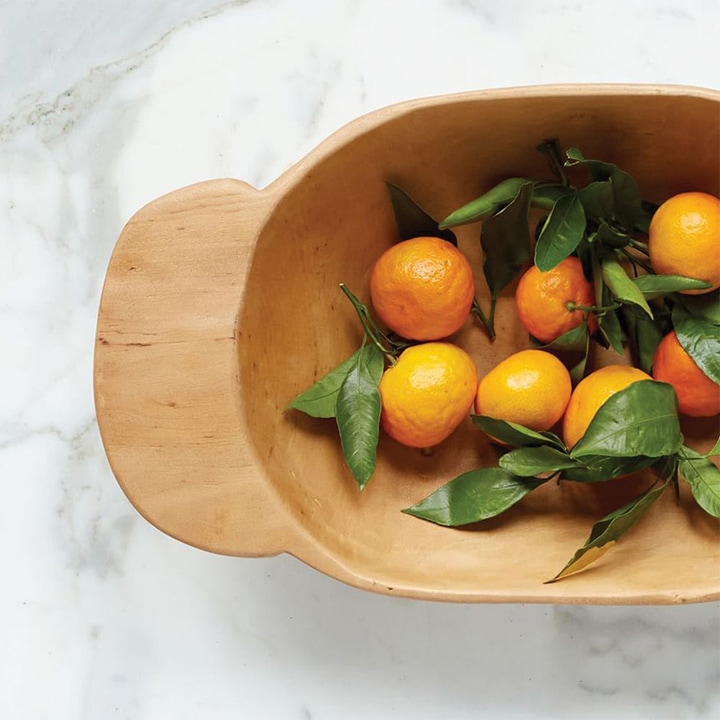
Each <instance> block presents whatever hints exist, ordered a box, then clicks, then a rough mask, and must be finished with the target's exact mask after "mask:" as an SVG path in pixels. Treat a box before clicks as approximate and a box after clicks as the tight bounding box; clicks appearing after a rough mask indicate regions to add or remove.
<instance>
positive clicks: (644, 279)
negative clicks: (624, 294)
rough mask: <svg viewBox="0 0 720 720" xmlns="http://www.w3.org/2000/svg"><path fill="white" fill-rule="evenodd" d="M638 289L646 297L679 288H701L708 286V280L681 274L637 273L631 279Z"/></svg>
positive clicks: (675, 290)
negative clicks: (636, 275)
mask: <svg viewBox="0 0 720 720" xmlns="http://www.w3.org/2000/svg"><path fill="white" fill-rule="evenodd" d="M632 282H634V283H635V285H637V288H638V290H639V291H640V292H641V293H642V294H643V295H644V296H645V297H647V298H653V297H657V296H659V295H667V293H671V292H679V291H680V290H703V289H705V288H709V287H710V283H709V282H705V281H704V280H697V279H695V278H689V277H683V276H682V275H653V274H650V273H649V274H647V275H639V276H638V277H636V278H633V279H632Z"/></svg>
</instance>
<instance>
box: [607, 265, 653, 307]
mask: <svg viewBox="0 0 720 720" xmlns="http://www.w3.org/2000/svg"><path fill="white" fill-rule="evenodd" d="M602 278H603V281H604V282H605V285H607V287H608V289H609V290H610V292H611V293H612V295H613V297H614V298H616V299H617V300H620V302H624V303H632V304H633V305H637V306H638V307H639V308H642V309H643V310H644V311H645V312H646V313H647V314H648V315H649V316H650V317H653V313H652V310H651V309H650V306H649V305H648V304H647V300H646V299H645V296H644V295H643V294H642V292H640V289H639V288H638V286H637V285H636V284H635V283H634V282H633V281H632V280H631V279H630V277H629V276H628V274H627V273H626V272H625V269H624V268H623V266H622V265H621V264H620V263H619V262H618V261H617V260H616V259H615V258H613V257H606V258H605V259H604V260H603V262H602Z"/></svg>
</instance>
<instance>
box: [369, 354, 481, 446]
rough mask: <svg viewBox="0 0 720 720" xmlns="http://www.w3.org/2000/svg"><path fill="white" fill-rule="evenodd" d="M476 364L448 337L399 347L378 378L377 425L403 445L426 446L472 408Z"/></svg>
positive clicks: (442, 436) (446, 434) (444, 434)
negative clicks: (446, 340) (395, 357)
mask: <svg viewBox="0 0 720 720" xmlns="http://www.w3.org/2000/svg"><path fill="white" fill-rule="evenodd" d="M476 390H477V370H476V369H475V363H474V362H473V361H472V359H471V358H470V356H469V355H468V354H467V353H466V352H465V351H464V350H462V349H461V348H459V347H457V346H455V345H452V344H450V343H440V342H432V343H423V344H422V345H414V346H412V347H409V348H407V349H406V350H404V351H403V353H402V355H400V358H399V359H398V361H397V362H396V363H395V365H393V366H391V367H389V368H388V369H387V370H386V371H385V372H384V374H383V376H382V378H381V380H380V396H381V398H382V414H381V415H380V427H381V428H382V429H383V430H384V431H385V432H386V433H387V434H388V435H390V437H392V438H394V439H395V440H397V441H398V442H399V443H402V444H403V445H407V446H409V447H417V448H427V447H432V446H433V445H437V444H438V443H440V442H442V441H443V440H445V439H446V438H447V437H449V436H450V435H451V434H452V433H453V432H454V430H455V429H456V428H457V427H458V425H460V423H461V422H462V421H463V419H464V418H465V417H467V416H468V415H469V413H470V408H471V407H472V403H473V400H474V398H475V392H476Z"/></svg>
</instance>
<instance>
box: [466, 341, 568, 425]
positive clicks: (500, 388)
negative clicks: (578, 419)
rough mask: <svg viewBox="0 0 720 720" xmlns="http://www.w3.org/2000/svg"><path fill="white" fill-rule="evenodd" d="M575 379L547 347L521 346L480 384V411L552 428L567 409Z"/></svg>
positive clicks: (478, 409)
mask: <svg viewBox="0 0 720 720" xmlns="http://www.w3.org/2000/svg"><path fill="white" fill-rule="evenodd" d="M571 391H572V383H571V381H570V374H569V373H568V371H567V368H566V367H565V366H564V365H563V364H562V363H561V362H560V360H558V359H557V358H556V357H555V356H554V355H552V354H550V353H549V352H546V351H545V350H521V351H520V352H516V353H515V354H513V355H511V356H510V357H508V358H505V360H503V361H502V362H500V363H498V364H497V365H496V366H495V367H494V368H493V369H492V370H491V371H490V372H489V373H488V374H487V375H485V376H484V377H483V378H482V380H480V384H479V386H478V391H477V397H476V399H475V411H476V412H477V413H478V415H488V416H489V417H493V418H497V419H498V420H505V421H506V422H514V423H518V424H519V425H524V426H525V427H528V428H530V429H531V430H549V429H550V428H551V427H552V426H553V425H554V424H555V423H556V422H557V421H558V420H560V418H561V417H562V416H563V413H564V412H565V407H566V406H567V404H568V400H569V399H570V393H571Z"/></svg>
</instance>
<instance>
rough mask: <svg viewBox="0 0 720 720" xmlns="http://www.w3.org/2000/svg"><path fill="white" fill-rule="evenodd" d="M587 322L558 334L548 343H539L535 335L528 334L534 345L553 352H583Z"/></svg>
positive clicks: (586, 334)
mask: <svg viewBox="0 0 720 720" xmlns="http://www.w3.org/2000/svg"><path fill="white" fill-rule="evenodd" d="M587 336H588V327H587V322H585V323H581V324H580V325H578V326H577V327H574V328H573V329H572V330H568V331H567V332H565V333H563V334H562V335H560V337H557V338H555V339H554V340H553V341H551V342H549V343H541V342H540V341H539V340H538V339H537V338H536V337H533V336H532V335H531V336H530V340H531V342H532V344H533V346H534V347H537V348H539V349H543V350H549V351H553V352H583V350H584V349H585V344H586V342H587Z"/></svg>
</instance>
